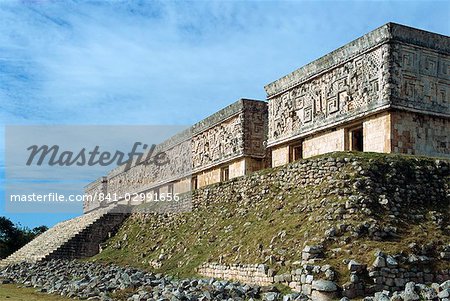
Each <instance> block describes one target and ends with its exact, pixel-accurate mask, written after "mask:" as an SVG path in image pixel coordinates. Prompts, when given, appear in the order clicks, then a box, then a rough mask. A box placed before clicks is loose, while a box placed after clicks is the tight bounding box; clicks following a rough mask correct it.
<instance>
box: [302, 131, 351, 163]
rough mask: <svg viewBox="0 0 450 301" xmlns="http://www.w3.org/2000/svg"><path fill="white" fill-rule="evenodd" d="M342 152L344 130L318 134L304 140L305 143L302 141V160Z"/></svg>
mask: <svg viewBox="0 0 450 301" xmlns="http://www.w3.org/2000/svg"><path fill="white" fill-rule="evenodd" d="M344 150H345V130H344V129H339V130H335V131H330V132H326V133H323V134H318V135H316V136H313V137H310V138H306V139H305V141H303V157H304V158H309V157H312V156H316V155H320V154H325V153H330V152H335V151H344Z"/></svg>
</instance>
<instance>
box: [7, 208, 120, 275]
mask: <svg viewBox="0 0 450 301" xmlns="http://www.w3.org/2000/svg"><path fill="white" fill-rule="evenodd" d="M121 209H122V208H121V207H120V206H118V205H112V206H110V207H106V208H99V209H97V210H95V211H92V212H89V213H87V214H84V215H82V216H79V217H76V218H73V219H70V220H67V221H63V222H61V223H58V224H56V225H55V226H53V227H52V228H50V229H48V230H47V231H45V232H44V233H42V234H41V235H39V236H38V237H36V238H35V239H33V240H32V241H30V242H29V243H28V244H26V245H25V246H23V247H22V248H21V249H19V250H17V251H16V252H14V253H13V254H11V255H10V256H9V257H7V258H5V259H3V260H1V261H0V267H4V266H7V265H9V264H14V263H18V262H22V261H27V262H37V261H42V260H49V259H57V258H64V259H74V258H84V257H89V256H93V255H95V254H97V253H98V252H99V244H100V243H101V242H103V241H104V240H106V239H107V238H108V236H109V235H110V234H111V233H113V232H115V231H116V230H117V228H118V227H119V226H120V225H121V224H122V222H123V221H124V220H125V218H126V217H127V214H125V213H123V212H126V211H125V210H121ZM122 211H123V212H122Z"/></svg>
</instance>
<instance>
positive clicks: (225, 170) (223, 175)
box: [220, 166, 230, 182]
mask: <svg viewBox="0 0 450 301" xmlns="http://www.w3.org/2000/svg"><path fill="white" fill-rule="evenodd" d="M229 179H230V168H229V167H228V166H226V167H222V169H221V170H220V181H222V182H223V181H228V180H229Z"/></svg>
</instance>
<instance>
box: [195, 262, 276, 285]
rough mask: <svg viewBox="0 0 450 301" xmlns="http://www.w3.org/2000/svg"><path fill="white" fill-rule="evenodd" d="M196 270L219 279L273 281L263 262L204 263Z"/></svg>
mask: <svg viewBox="0 0 450 301" xmlns="http://www.w3.org/2000/svg"><path fill="white" fill-rule="evenodd" d="M197 272H198V273H199V274H200V275H202V276H205V277H212V278H219V279H230V280H231V279H233V280H235V281H239V282H243V283H248V284H257V285H262V286H265V285H270V284H272V283H274V282H273V275H271V274H270V273H271V272H272V273H273V271H271V272H270V271H269V268H268V267H267V265H265V264H247V265H243V264H234V265H226V264H219V263H204V264H203V265H201V266H200V267H199V268H198V270H197Z"/></svg>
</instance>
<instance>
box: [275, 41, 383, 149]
mask: <svg viewBox="0 0 450 301" xmlns="http://www.w3.org/2000/svg"><path fill="white" fill-rule="evenodd" d="M388 54H389V46H388V45H383V46H380V47H377V48H376V49H373V50H371V51H369V52H367V53H364V54H361V55H359V56H357V57H355V58H353V59H351V60H349V61H347V62H344V63H342V64H341V65H338V66H333V68H331V69H330V70H327V71H326V72H324V73H321V74H318V75H316V76H315V77H313V78H311V79H308V80H307V81H305V82H303V83H301V84H299V85H298V86H295V87H293V88H291V89H290V90H288V91H286V92H283V93H282V94H280V95H277V96H274V97H273V98H270V99H269V112H270V113H269V136H268V144H269V146H270V145H273V144H275V143H279V142H281V141H283V140H286V139H291V138H292V137H295V136H299V135H302V134H303V135H304V134H307V133H308V132H311V131H317V130H320V129H323V128H324V127H326V126H330V125H335V124H337V123H339V122H343V121H348V120H349V119H353V118H355V117H357V116H358V115H359V116H361V114H366V113H367V112H369V111H373V110H375V109H377V108H381V107H383V106H384V105H387V104H388V100H389V97H388V89H387V87H388V83H387V80H388V59H387V57H388Z"/></svg>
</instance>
